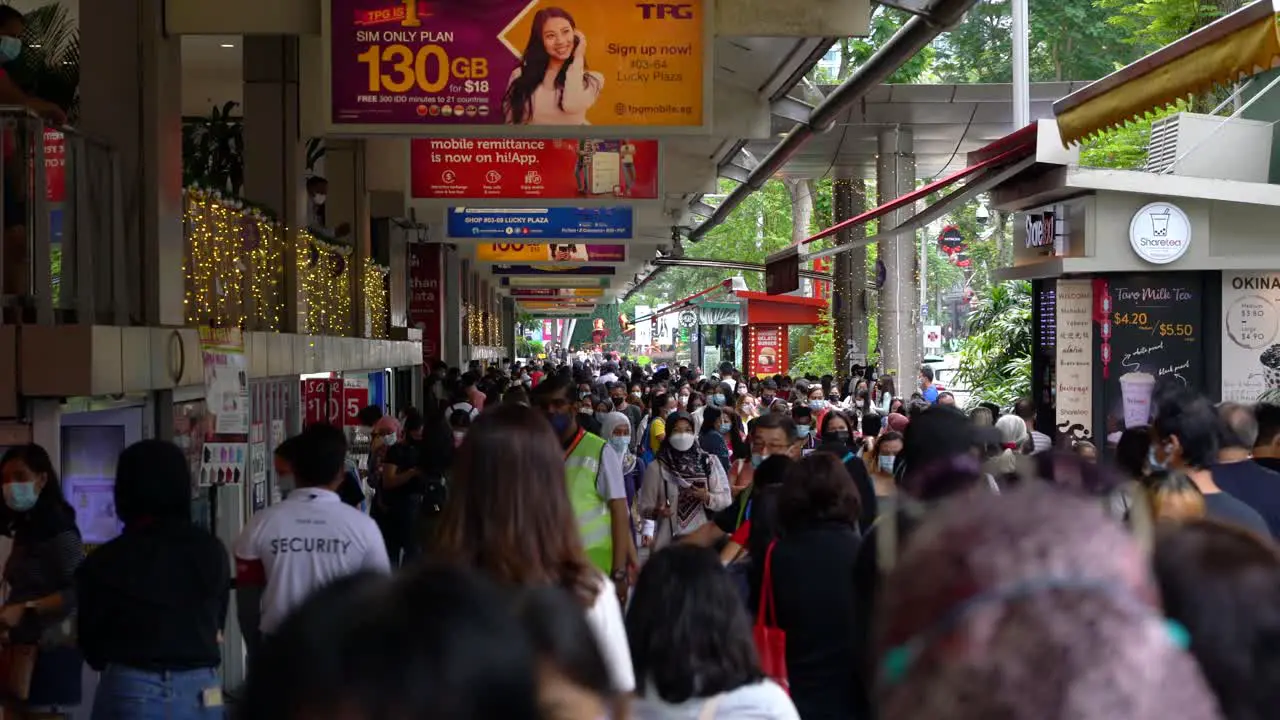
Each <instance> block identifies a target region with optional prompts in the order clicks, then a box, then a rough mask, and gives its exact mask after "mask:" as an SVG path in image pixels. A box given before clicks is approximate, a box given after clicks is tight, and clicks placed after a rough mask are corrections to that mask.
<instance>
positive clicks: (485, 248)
mask: <svg viewBox="0 0 1280 720" xmlns="http://www.w3.org/2000/svg"><path fill="white" fill-rule="evenodd" d="M626 259H627V246H626V245H579V244H573V243H559V244H558V243H546V244H521V243H485V244H483V245H479V246H477V247H476V260H478V261H480V262H494V263H516V262H625V261H626Z"/></svg>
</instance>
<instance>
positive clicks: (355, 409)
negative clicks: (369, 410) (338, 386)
mask: <svg viewBox="0 0 1280 720" xmlns="http://www.w3.org/2000/svg"><path fill="white" fill-rule="evenodd" d="M368 405H369V378H367V377H362V378H346V379H344V380H343V381H342V424H343V425H346V426H347V427H357V426H359V425H360V411H361V410H363V409H365V408H366V407H367V406H368Z"/></svg>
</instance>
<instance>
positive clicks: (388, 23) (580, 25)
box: [324, 0, 708, 129]
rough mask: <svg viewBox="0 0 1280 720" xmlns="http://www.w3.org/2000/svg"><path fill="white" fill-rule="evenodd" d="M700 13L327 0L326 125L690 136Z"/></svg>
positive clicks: (535, 2) (682, 7)
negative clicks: (679, 132) (683, 132)
mask: <svg viewBox="0 0 1280 720" xmlns="http://www.w3.org/2000/svg"><path fill="white" fill-rule="evenodd" d="M706 10H707V6H706V5H705V4H704V3H703V2H702V0H687V1H686V2H684V3H681V4H668V5H664V4H656V3H653V4H651V3H634V2H617V1H616V0H485V1H484V2H433V1H431V0H330V2H329V14H328V16H327V17H326V18H325V19H324V32H325V35H326V38H325V39H326V45H327V49H328V55H327V60H328V62H327V66H328V70H329V88H328V89H329V94H330V100H331V103H332V108H331V110H332V117H331V120H332V122H333V124H334V125H351V124H356V125H372V126H395V125H400V126H405V125H416V126H423V125H434V126H459V125H504V124H505V125H535V126H539V125H540V126H574V125H594V126H604V127H627V126H664V127H701V126H703V125H704V124H705V122H706V119H705V117H704V107H703V104H704V101H705V82H706V81H705V79H704V74H705V70H706V62H705V53H706V52H707V51H708V50H707V48H706V24H705V23H707V22H708V18H707V17H706V15H707V13H706ZM557 69H558V72H552V71H556V70H557ZM547 77H552V78H554V79H553V80H552V82H553V83H554V87H555V90H554V92H552V91H547V90H545V89H544V86H545V84H546V79H545V78H547ZM389 129H390V128H389Z"/></svg>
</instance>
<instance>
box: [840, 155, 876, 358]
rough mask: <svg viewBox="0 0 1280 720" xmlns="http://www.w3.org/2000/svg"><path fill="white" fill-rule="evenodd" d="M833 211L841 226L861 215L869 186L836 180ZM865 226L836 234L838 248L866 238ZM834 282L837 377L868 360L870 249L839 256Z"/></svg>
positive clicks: (847, 180) (859, 180)
mask: <svg viewBox="0 0 1280 720" xmlns="http://www.w3.org/2000/svg"><path fill="white" fill-rule="evenodd" d="M831 195H832V197H831V208H832V215H833V219H834V220H835V222H837V223H840V222H843V221H845V220H848V219H849V218H852V217H857V216H858V215H860V214H862V212H863V210H864V209H865V208H866V204H867V184H866V182H865V181H864V180H862V178H837V179H836V181H835V182H833V183H832V190H831ZM866 236H867V229H866V226H865V225H858V226H857V227H854V228H850V229H848V230H842V231H841V232H839V233H836V245H847V244H849V243H852V242H857V241H861V240H863V239H865V238H866ZM833 274H834V275H835V281H834V282H833V283H832V290H833V297H834V298H835V312H833V313H832V314H831V321H832V323H833V328H832V329H833V331H834V332H833V333H832V337H833V339H834V340H835V361H836V363H835V364H836V367H835V370H836V374H838V375H843V374H844V373H846V372H848V371H849V366H850V365H852V364H854V363H858V364H865V363H866V360H867V350H868V348H867V248H866V247H865V246H864V247H860V248H857V249H855V250H846V251H845V252H842V253H840V254H839V255H836V261H835V267H834V269H833Z"/></svg>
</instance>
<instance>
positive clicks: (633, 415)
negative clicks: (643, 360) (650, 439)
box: [608, 382, 644, 435]
mask: <svg viewBox="0 0 1280 720" xmlns="http://www.w3.org/2000/svg"><path fill="white" fill-rule="evenodd" d="M608 391H609V399H610V400H611V401H612V402H613V412H620V413H622V414H623V415H626V416H627V420H628V421H630V422H631V427H632V429H633V430H634V429H635V428H640V427H644V423H643V421H644V408H643V407H642V406H641V405H640V393H639V388H637V391H636V392H635V393H634V394H633V395H632V396H631V399H630V401H628V399H627V398H628V395H627V386H626V385H624V384H623V383H620V382H615V383H612V384H610V385H609V386H608ZM632 434H633V435H635V433H632Z"/></svg>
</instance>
